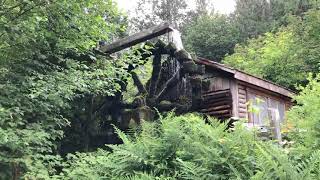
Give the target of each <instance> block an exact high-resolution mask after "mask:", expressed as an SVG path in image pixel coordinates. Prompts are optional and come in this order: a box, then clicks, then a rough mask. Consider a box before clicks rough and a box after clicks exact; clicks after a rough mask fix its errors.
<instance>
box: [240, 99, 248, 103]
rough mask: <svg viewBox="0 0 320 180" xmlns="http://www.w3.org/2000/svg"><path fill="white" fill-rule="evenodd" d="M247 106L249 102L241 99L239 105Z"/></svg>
mask: <svg viewBox="0 0 320 180" xmlns="http://www.w3.org/2000/svg"><path fill="white" fill-rule="evenodd" d="M240 103H241V104H246V103H247V101H245V100H243V99H239V104H240Z"/></svg>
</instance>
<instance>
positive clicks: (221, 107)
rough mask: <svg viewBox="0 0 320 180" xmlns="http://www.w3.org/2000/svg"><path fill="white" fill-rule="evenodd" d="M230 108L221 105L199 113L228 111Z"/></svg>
mask: <svg viewBox="0 0 320 180" xmlns="http://www.w3.org/2000/svg"><path fill="white" fill-rule="evenodd" d="M230 108H231V106H230V105H222V106H216V107H210V108H207V109H202V110H201V112H209V111H218V110H229V109H230Z"/></svg>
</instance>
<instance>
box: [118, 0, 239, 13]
mask: <svg viewBox="0 0 320 180" xmlns="http://www.w3.org/2000/svg"><path fill="white" fill-rule="evenodd" d="M116 1H118V4H119V6H120V8H121V9H123V10H125V11H130V10H132V9H134V8H135V5H136V2H137V0H116ZM187 1H190V0H187ZM211 1H212V3H213V5H214V10H215V12H219V13H223V14H229V13H231V12H233V11H234V9H235V4H236V3H235V0H211ZM190 2H191V1H190ZM191 5H192V3H191Z"/></svg>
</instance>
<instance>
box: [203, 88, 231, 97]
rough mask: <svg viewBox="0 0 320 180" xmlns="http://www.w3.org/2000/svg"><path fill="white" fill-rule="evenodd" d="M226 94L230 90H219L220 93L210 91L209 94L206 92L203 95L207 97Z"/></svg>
mask: <svg viewBox="0 0 320 180" xmlns="http://www.w3.org/2000/svg"><path fill="white" fill-rule="evenodd" d="M224 92H230V89H224V90H218V91H208V92H205V93H204V94H203V95H204V96H207V95H211V94H219V93H224Z"/></svg>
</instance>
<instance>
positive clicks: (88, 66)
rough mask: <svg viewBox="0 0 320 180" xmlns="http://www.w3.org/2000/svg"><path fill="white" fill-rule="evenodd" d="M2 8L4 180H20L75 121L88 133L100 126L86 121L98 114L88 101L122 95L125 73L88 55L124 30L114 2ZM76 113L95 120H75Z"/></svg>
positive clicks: (0, 162) (0, 158) (0, 152)
mask: <svg viewBox="0 0 320 180" xmlns="http://www.w3.org/2000/svg"><path fill="white" fill-rule="evenodd" d="M0 4H1V6H0V14H1V18H0V64H1V67H0V71H1V74H0V81H1V85H0V117H1V118H0V139H1V142H0V166H1V172H0V178H1V179H8V178H9V177H12V178H13V179H18V178H19V177H20V176H21V175H23V173H24V172H25V171H26V170H28V169H29V168H32V167H34V165H35V164H34V163H36V162H37V160H39V159H42V160H43V159H50V157H51V156H49V155H52V154H56V153H57V151H58V147H59V143H58V142H59V141H60V140H61V138H62V137H63V135H64V130H65V128H66V127H67V126H69V125H70V123H73V122H74V120H75V119H77V120H79V119H80V120H79V121H80V122H81V123H80V124H81V126H80V127H85V130H86V131H84V132H87V131H89V130H90V129H88V128H87V126H88V124H90V123H92V122H97V121H95V120H93V121H88V120H89V119H90V116H91V115H92V112H93V111H95V109H93V107H95V106H92V105H91V104H90V103H87V102H88V101H89V102H90V100H91V101H92V102H93V103H94V105H96V104H97V102H98V100H99V99H103V97H105V96H113V95H114V94H115V93H116V92H117V91H118V90H119V89H120V85H119V81H118V79H121V78H122V77H123V76H125V72H123V71H122V68H117V66H115V65H114V63H112V62H111V61H108V60H107V58H106V57H102V56H99V55H97V54H94V52H92V51H90V49H92V47H94V46H96V43H97V41H99V40H101V39H103V40H107V41H108V40H109V41H110V40H111V39H112V38H113V37H116V36H117V35H118V34H119V33H121V32H122V31H124V28H125V24H123V23H121V21H122V19H123V18H121V15H120V14H119V13H118V11H117V8H116V6H115V5H114V4H113V3H112V1H109V0H104V1H95V0H92V1H78V0H71V1H68V2H66V1H62V0H58V1H46V0H37V1H28V0H27V1H20V0H12V1H1V2H0ZM97 4H99V6H97ZM88 99H89V100H88ZM79 101H80V102H82V103H76V102H79ZM74 109H81V110H82V111H87V112H91V113H88V114H86V116H84V117H77V112H76V111H73V110H74ZM91 120H92V119H91ZM88 122H89V123H88ZM77 140H82V138H81V137H80V138H78V139H77ZM75 141H76V140H75ZM40 164H41V163H40ZM11 172H12V173H11Z"/></svg>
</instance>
